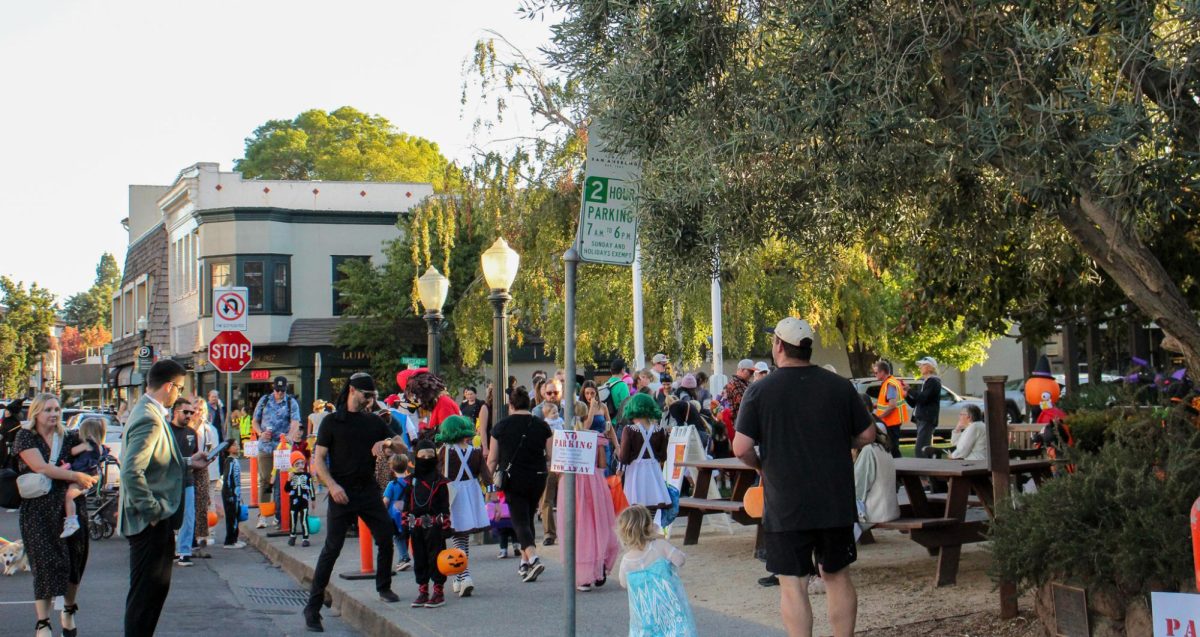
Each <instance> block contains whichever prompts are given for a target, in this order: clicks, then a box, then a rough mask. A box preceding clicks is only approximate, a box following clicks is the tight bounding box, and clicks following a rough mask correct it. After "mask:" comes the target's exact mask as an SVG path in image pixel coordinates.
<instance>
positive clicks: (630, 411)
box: [625, 393, 662, 420]
mask: <svg viewBox="0 0 1200 637" xmlns="http://www.w3.org/2000/svg"><path fill="white" fill-rule="evenodd" d="M625 417H626V418H628V419H629V420H633V419H634V418H645V419H647V420H658V419H659V418H662V410H661V409H659V408H658V403H656V402H654V399H653V398H651V397H650V395H649V394H640V393H639V394H634V395H633V397H632V398H630V399H629V402H627V403H625Z"/></svg>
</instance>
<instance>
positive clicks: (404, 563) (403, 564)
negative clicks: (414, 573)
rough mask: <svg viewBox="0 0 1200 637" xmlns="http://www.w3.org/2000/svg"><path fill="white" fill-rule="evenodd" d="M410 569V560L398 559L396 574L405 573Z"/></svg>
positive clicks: (405, 558)
mask: <svg viewBox="0 0 1200 637" xmlns="http://www.w3.org/2000/svg"><path fill="white" fill-rule="evenodd" d="M410 568H412V560H411V559H409V558H407V557H402V558H400V561H399V562H397V563H396V572H397V573H399V572H400V571H407V570H408V569H410Z"/></svg>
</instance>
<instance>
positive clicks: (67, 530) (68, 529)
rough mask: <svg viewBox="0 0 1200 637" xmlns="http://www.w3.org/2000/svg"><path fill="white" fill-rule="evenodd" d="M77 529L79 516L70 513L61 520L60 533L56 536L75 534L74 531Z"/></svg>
mask: <svg viewBox="0 0 1200 637" xmlns="http://www.w3.org/2000/svg"><path fill="white" fill-rule="evenodd" d="M78 530H79V517H78V516H75V515H72V516H70V517H68V518H67V520H66V521H65V522H63V531H62V535H60V536H58V537H60V538H63V537H71V536H72V535H75V532H76V531H78Z"/></svg>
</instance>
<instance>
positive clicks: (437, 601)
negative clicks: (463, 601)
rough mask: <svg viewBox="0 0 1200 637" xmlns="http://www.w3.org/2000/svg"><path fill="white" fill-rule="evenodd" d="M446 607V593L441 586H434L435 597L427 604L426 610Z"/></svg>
mask: <svg viewBox="0 0 1200 637" xmlns="http://www.w3.org/2000/svg"><path fill="white" fill-rule="evenodd" d="M445 605H446V593H445V592H444V591H443V590H442V587H441V585H439V584H434V585H433V596H432V597H430V598H429V601H428V602H425V608H440V607H442V606H445Z"/></svg>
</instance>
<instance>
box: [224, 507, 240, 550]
mask: <svg viewBox="0 0 1200 637" xmlns="http://www.w3.org/2000/svg"><path fill="white" fill-rule="evenodd" d="M221 500H222V502H223V503H224V505H225V545H226V546H230V545H232V544H234V543H236V542H237V541H238V516H239V515H241V513H242V511H241V508H242V507H240V506H238V501H237V500H226V499H225V498H221Z"/></svg>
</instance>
